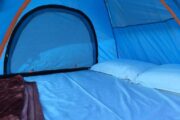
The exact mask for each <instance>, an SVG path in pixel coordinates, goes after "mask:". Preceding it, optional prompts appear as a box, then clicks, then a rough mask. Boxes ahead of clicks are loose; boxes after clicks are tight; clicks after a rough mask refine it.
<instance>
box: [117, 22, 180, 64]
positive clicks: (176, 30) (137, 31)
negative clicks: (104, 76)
mask: <svg viewBox="0 0 180 120" xmlns="http://www.w3.org/2000/svg"><path fill="white" fill-rule="evenodd" d="M114 33H115V35H116V40H117V48H118V56H119V57H120V58H128V59H136V60H143V61H148V62H153V63H157V64H164V63H180V55H179V53H180V47H179V46H180V39H179V38H180V27H179V25H178V24H177V23H176V22H175V21H174V20H170V21H168V22H164V23H156V24H147V25H140V26H133V27H127V28H116V29H114Z"/></svg>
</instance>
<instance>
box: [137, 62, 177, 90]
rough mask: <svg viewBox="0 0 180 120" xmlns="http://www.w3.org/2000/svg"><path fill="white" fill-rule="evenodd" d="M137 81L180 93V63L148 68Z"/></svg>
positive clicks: (147, 85) (151, 86)
mask: <svg viewBox="0 0 180 120" xmlns="http://www.w3.org/2000/svg"><path fill="white" fill-rule="evenodd" d="M136 82H137V83H140V84H142V85H144V86H146V87H150V88H156V89H161V90H167V91H171V92H176V93H180V64H167V65H161V66H159V67H156V68H154V69H151V70H148V71H146V72H144V73H143V74H141V75H140V76H139V77H138V78H137V79H136Z"/></svg>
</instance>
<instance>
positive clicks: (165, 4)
mask: <svg viewBox="0 0 180 120" xmlns="http://www.w3.org/2000/svg"><path fill="white" fill-rule="evenodd" d="M160 1H161V3H162V4H163V5H164V7H165V8H166V9H167V10H168V11H169V13H170V14H171V15H172V17H173V18H174V19H175V20H176V22H177V23H178V24H179V25H180V19H179V18H178V17H177V15H176V14H175V12H174V11H173V10H172V9H171V7H170V6H169V5H168V4H167V3H166V2H165V0H160Z"/></svg>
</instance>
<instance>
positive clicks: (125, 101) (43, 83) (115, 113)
mask: <svg viewBox="0 0 180 120" xmlns="http://www.w3.org/2000/svg"><path fill="white" fill-rule="evenodd" d="M25 79H26V80H27V81H36V82H37V85H38V89H39V93H40V101H41V104H42V107H43V112H44V116H45V119H46V120H180V95H176V94H173V93H167V92H162V91H158V90H155V89H150V88H145V87H142V86H140V85H136V84H133V83H130V82H129V81H126V80H120V79H117V78H115V77H113V76H110V75H106V74H103V73H98V72H93V71H79V72H72V73H61V74H53V75H45V76H36V77H29V78H25Z"/></svg>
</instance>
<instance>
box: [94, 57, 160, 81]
mask: <svg viewBox="0 0 180 120" xmlns="http://www.w3.org/2000/svg"><path fill="white" fill-rule="evenodd" d="M156 66H157V65H155V64H151V63H146V62H140V61H135V60H126V59H118V60H112V61H107V62H103V63H98V64H96V65H94V66H92V67H91V70H93V71H97V72H102V73H106V74H109V75H113V76H115V77H117V78H119V79H128V80H131V81H134V80H135V79H136V78H137V76H138V75H139V74H141V73H143V72H144V71H146V70H148V69H150V68H153V67H156Z"/></svg>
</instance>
